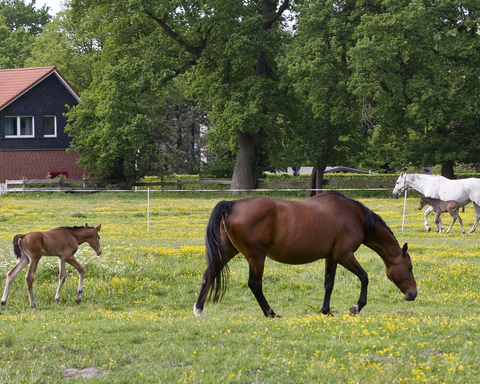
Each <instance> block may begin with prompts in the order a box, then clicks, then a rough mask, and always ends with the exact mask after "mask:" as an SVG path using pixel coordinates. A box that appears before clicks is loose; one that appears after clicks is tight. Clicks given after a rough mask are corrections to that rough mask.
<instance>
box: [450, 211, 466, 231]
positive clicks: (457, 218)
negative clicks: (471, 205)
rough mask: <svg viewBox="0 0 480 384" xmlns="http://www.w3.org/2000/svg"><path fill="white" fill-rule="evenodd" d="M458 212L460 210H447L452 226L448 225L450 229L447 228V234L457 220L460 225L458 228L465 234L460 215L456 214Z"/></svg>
mask: <svg viewBox="0 0 480 384" xmlns="http://www.w3.org/2000/svg"><path fill="white" fill-rule="evenodd" d="M459 210H460V208H457V209H449V210H448V213H450V216H452V218H453V221H452V224H450V227H448V229H447V233H449V232H450V230H451V229H452V227H453V224H455V221H456V220H458V222H459V223H460V226H461V227H462V233H465V229H463V222H462V219H461V218H460V215H459V214H458V211H459Z"/></svg>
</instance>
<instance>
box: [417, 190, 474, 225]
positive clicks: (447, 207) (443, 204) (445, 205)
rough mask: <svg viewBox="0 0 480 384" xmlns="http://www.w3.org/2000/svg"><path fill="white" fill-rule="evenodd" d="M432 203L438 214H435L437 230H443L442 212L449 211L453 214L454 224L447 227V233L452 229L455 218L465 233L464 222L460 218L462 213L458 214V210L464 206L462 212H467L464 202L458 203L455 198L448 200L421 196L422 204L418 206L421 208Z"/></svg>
mask: <svg viewBox="0 0 480 384" xmlns="http://www.w3.org/2000/svg"><path fill="white" fill-rule="evenodd" d="M427 204H428V205H430V206H431V207H432V208H433V211H434V212H435V213H436V214H437V215H436V216H435V224H437V232H443V225H442V221H441V220H440V217H441V214H442V213H445V212H448V213H449V214H450V216H452V219H453V221H452V224H450V227H448V229H447V233H448V232H450V230H451V229H452V227H453V224H454V223H455V220H458V222H459V223H460V226H461V227H462V232H463V233H465V229H463V222H462V219H461V218H460V215H459V214H458V211H459V210H460V208H462V212H465V207H464V206H463V204H460V203H457V202H456V201H454V200H448V201H443V200H440V199H432V198H430V197H423V196H422V197H420V205H419V206H418V209H419V210H421V209H422V208H423V207H424V206H425V205H427ZM427 232H430V227H429V228H428V230H427Z"/></svg>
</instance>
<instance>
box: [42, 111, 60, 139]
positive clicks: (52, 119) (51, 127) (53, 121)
mask: <svg viewBox="0 0 480 384" xmlns="http://www.w3.org/2000/svg"><path fill="white" fill-rule="evenodd" d="M43 136H45V137H55V136H57V116H43Z"/></svg>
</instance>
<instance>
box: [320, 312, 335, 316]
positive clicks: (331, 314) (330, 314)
mask: <svg viewBox="0 0 480 384" xmlns="http://www.w3.org/2000/svg"><path fill="white" fill-rule="evenodd" d="M322 315H323V316H330V317H333V313H332V312H330V311H328V312H327V313H323V312H322Z"/></svg>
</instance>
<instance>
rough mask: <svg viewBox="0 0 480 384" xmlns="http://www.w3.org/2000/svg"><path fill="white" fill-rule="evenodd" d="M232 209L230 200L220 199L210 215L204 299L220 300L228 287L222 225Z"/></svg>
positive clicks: (206, 236) (206, 241) (206, 247)
mask: <svg viewBox="0 0 480 384" xmlns="http://www.w3.org/2000/svg"><path fill="white" fill-rule="evenodd" d="M231 211H232V203H231V202H230V201H220V202H219V203H218V204H217V205H216V206H215V208H213V211H212V213H211V215H210V219H209V220H208V225H207V233H206V235H205V254H206V257H207V269H206V270H205V273H204V280H205V281H204V283H205V286H206V287H207V289H206V290H205V291H204V292H203V294H204V297H203V298H202V299H203V300H205V299H206V296H207V293H208V290H209V288H210V294H209V295H208V298H209V299H211V298H212V296H213V301H214V302H215V301H218V300H220V299H221V298H222V297H223V295H224V294H225V290H226V289H227V278H228V272H229V268H228V265H227V263H228V259H227V256H226V255H225V252H224V250H223V242H222V237H221V234H220V225H221V224H222V221H223V220H225V218H226V217H227V215H228V214H229V213H230V212H231Z"/></svg>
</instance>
